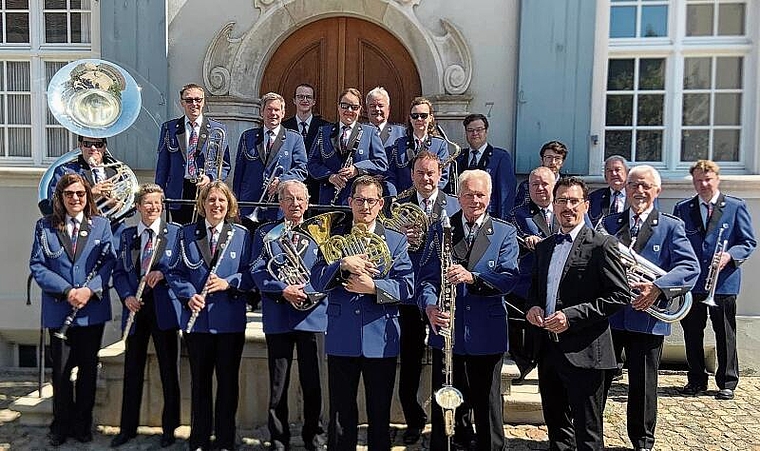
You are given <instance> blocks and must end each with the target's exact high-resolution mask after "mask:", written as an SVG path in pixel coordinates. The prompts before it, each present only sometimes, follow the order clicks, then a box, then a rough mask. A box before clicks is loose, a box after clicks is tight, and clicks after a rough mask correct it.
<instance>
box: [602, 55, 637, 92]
mask: <svg viewBox="0 0 760 451" xmlns="http://www.w3.org/2000/svg"><path fill="white" fill-rule="evenodd" d="M633 61H634V60H633V59H624V60H609V63H608V64H609V68H608V69H607V90H609V91H630V90H632V89H633Z"/></svg>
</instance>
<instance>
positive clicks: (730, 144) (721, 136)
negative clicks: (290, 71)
mask: <svg viewBox="0 0 760 451" xmlns="http://www.w3.org/2000/svg"><path fill="white" fill-rule="evenodd" d="M739 137H740V133H739V130H715V131H714V132H713V141H714V142H713V160H715V161H739Z"/></svg>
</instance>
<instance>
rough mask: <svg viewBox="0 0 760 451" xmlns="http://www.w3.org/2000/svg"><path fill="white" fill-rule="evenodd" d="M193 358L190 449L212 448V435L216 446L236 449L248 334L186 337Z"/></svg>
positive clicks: (198, 334) (186, 335)
mask: <svg viewBox="0 0 760 451" xmlns="http://www.w3.org/2000/svg"><path fill="white" fill-rule="evenodd" d="M185 343H186V344H187V353H188V357H189V359H190V377H191V391H192V395H191V396H192V397H191V402H190V405H191V407H190V412H191V413H190V439H189V440H188V442H189V444H190V449H197V448H201V449H204V450H206V449H209V448H210V441H211V433H212V418H213V432H214V434H215V435H216V447H218V448H227V449H234V448H235V413H236V412H237V405H238V394H239V391H240V388H239V386H238V373H239V371H240V358H241V357H242V355H243V345H244V344H245V333H244V332H234V333H226V334H209V333H190V334H185ZM214 373H216V401H212V394H211V389H212V380H211V378H212V376H213V375H214Z"/></svg>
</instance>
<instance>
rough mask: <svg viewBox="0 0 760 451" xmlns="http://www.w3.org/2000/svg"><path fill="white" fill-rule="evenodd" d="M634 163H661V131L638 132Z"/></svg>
mask: <svg viewBox="0 0 760 451" xmlns="http://www.w3.org/2000/svg"><path fill="white" fill-rule="evenodd" d="M636 161H662V130H639V131H638V132H637V137H636Z"/></svg>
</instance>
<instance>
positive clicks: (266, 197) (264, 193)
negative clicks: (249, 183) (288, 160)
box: [249, 165, 285, 222]
mask: <svg viewBox="0 0 760 451" xmlns="http://www.w3.org/2000/svg"><path fill="white" fill-rule="evenodd" d="M284 173H285V168H283V167H282V166H281V165H278V166H277V167H276V168H274V171H272V174H271V175H270V176H269V177H267V178H265V179H264V183H263V184H262V186H261V197H259V203H261V202H264V201H266V202H267V203H271V202H273V201H274V193H272V194H268V193H269V188H270V187H271V186H272V183H274V181H275V179H276V178H278V177H280V176H281V175H282V174H284ZM261 210H262V207H256V208H254V209H253V213H251V215H250V216H249V217H250V218H251V221H253V222H259V213H260V212H261Z"/></svg>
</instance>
